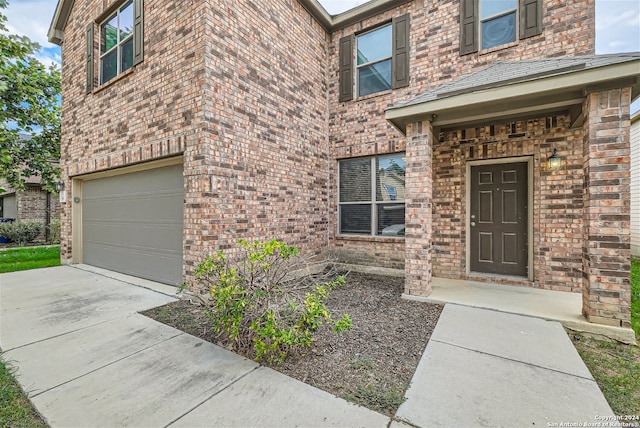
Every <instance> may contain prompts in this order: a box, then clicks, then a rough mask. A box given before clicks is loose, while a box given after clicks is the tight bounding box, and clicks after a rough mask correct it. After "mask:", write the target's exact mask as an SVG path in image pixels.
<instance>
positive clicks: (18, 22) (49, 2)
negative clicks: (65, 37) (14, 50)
mask: <svg viewBox="0 0 640 428" xmlns="http://www.w3.org/2000/svg"><path fill="white" fill-rule="evenodd" d="M57 3H58V2H57V1H56V0H10V1H9V7H8V8H7V9H4V10H3V11H2V13H3V14H4V15H5V16H6V17H7V29H8V30H9V32H10V33H12V34H20V35H22V36H27V37H29V38H30V39H31V41H33V42H37V43H39V44H40V46H42V47H50V46H53V45H52V44H51V43H49V41H48V40H47V32H48V31H49V24H50V23H51V19H52V18H53V14H54V12H55V10H56V4H57Z"/></svg>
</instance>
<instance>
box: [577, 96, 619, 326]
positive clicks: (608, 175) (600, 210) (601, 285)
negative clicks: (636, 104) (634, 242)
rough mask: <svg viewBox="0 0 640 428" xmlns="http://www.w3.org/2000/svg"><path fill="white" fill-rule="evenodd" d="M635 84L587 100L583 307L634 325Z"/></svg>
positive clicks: (595, 316)
mask: <svg viewBox="0 0 640 428" xmlns="http://www.w3.org/2000/svg"><path fill="white" fill-rule="evenodd" d="M630 102H631V89H630V88H624V89H613V90H607V91H601V92H594V93H590V94H589V95H587V98H586V100H585V102H584V106H583V112H584V119H585V120H584V128H583V130H584V137H583V138H584V145H583V147H584V148H583V150H584V164H583V168H584V215H583V216H584V230H583V247H582V248H583V250H582V266H583V274H582V277H583V279H582V285H583V287H582V312H583V314H584V315H585V317H586V318H587V319H588V320H589V321H590V322H594V323H599V324H606V325H612V326H617V327H625V328H628V327H630V305H631V284H630V280H629V271H630V257H631V243H630V242H631V239H630V231H629V228H630V193H629V190H630V189H629V185H630V172H629V168H630V144H629V126H630V118H629V104H630Z"/></svg>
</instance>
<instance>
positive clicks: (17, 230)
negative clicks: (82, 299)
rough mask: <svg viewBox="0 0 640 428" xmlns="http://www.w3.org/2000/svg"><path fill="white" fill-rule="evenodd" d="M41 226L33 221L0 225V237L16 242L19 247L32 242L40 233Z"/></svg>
mask: <svg viewBox="0 0 640 428" xmlns="http://www.w3.org/2000/svg"><path fill="white" fill-rule="evenodd" d="M42 230H43V225H42V223H38V222H35V221H24V222H15V223H0V236H4V237H6V238H9V239H10V240H12V241H14V242H17V243H18V245H19V246H20V247H24V246H25V245H26V244H29V243H31V242H33V241H34V240H35V239H36V238H37V237H38V235H40V234H41V233H42Z"/></svg>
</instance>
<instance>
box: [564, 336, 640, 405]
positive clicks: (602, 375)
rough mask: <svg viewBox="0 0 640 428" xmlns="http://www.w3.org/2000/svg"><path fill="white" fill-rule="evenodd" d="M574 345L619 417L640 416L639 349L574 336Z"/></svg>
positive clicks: (587, 337)
mask: <svg viewBox="0 0 640 428" xmlns="http://www.w3.org/2000/svg"><path fill="white" fill-rule="evenodd" d="M571 338H572V340H573V344H574V345H575V347H576V349H577V350H578V353H579V354H580V356H581V357H582V359H583V360H584V363H585V364H586V365H587V367H588V368H589V371H590V372H591V374H592V375H593V377H594V379H595V380H596V382H597V383H598V386H599V387H600V389H601V390H602V393H603V394H604V396H605V398H606V399H607V401H608V402H609V405H610V406H611V409H612V410H613V413H615V414H616V415H640V348H639V347H638V346H632V345H625V344H623V343H618V342H613V341H604V340H598V339H595V338H593V337H589V336H587V335H582V334H578V333H571Z"/></svg>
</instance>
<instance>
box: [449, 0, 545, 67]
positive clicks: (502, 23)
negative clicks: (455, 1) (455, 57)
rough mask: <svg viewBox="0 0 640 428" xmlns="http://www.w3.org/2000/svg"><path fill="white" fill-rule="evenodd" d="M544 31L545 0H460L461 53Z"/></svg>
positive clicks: (475, 50)
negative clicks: (543, 2) (543, 11)
mask: <svg viewBox="0 0 640 428" xmlns="http://www.w3.org/2000/svg"><path fill="white" fill-rule="evenodd" d="M541 33H542V0H460V54H461V55H466V54H469V53H473V52H477V51H478V50H479V49H490V48H493V47H496V46H502V45H505V44H508V43H512V42H515V41H517V40H518V39H520V40H522V39H526V38H528V37H533V36H537V35H538V34H541Z"/></svg>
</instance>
